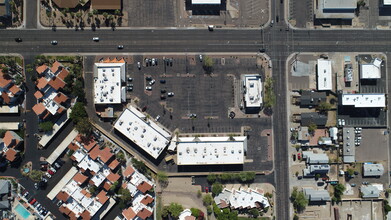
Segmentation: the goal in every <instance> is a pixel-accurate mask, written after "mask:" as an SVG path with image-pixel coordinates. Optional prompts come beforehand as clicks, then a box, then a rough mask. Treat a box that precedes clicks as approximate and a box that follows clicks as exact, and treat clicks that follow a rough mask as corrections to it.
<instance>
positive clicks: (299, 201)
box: [291, 187, 308, 212]
mask: <svg viewBox="0 0 391 220" xmlns="http://www.w3.org/2000/svg"><path fill="white" fill-rule="evenodd" d="M291 201H292V203H293V207H294V208H295V209H296V210H297V211H299V212H301V211H303V210H304V209H305V207H306V206H307V205H308V200H307V198H306V197H305V195H304V193H303V192H302V191H300V192H299V191H298V190H297V188H296V187H295V188H293V191H292V193H291Z"/></svg>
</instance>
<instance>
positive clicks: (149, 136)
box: [114, 106, 171, 159]
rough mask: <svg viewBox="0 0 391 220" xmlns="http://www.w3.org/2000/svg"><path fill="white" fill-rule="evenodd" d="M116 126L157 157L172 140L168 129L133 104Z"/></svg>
mask: <svg viewBox="0 0 391 220" xmlns="http://www.w3.org/2000/svg"><path fill="white" fill-rule="evenodd" d="M114 128H115V129H116V130H117V131H119V132H120V133H122V134H123V135H124V136H125V137H127V138H128V139H129V140H131V141H132V142H133V143H135V144H137V145H138V146H139V147H140V148H141V149H143V150H144V151H145V152H147V153H148V154H149V155H150V156H151V157H153V158H155V159H157V158H158V157H159V155H160V154H161V153H162V152H163V150H164V149H165V148H166V147H167V145H168V144H169V143H170V140H171V134H170V133H169V132H168V131H166V130H165V129H164V128H162V127H160V126H159V125H158V124H156V123H155V122H154V121H152V120H151V119H149V118H148V117H147V116H146V115H144V114H143V113H142V112H140V111H139V110H137V109H136V108H134V107H132V106H129V107H128V108H127V109H125V110H124V111H123V112H122V114H121V116H120V117H119V118H118V119H117V121H116V122H115V124H114Z"/></svg>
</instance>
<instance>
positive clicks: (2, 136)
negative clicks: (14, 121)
mask: <svg viewBox="0 0 391 220" xmlns="http://www.w3.org/2000/svg"><path fill="white" fill-rule="evenodd" d="M6 132H7V130H4V129H0V138H4V135H5V133H6Z"/></svg>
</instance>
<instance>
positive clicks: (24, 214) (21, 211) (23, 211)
mask: <svg viewBox="0 0 391 220" xmlns="http://www.w3.org/2000/svg"><path fill="white" fill-rule="evenodd" d="M15 211H16V212H17V213H18V214H19V215H20V216H22V217H23V218H24V219H27V218H28V217H30V215H31V214H30V212H29V211H27V209H26V208H24V207H23V206H21V205H20V204H18V205H17V206H16V207H15Z"/></svg>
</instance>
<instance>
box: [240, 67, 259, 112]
mask: <svg viewBox="0 0 391 220" xmlns="http://www.w3.org/2000/svg"><path fill="white" fill-rule="evenodd" d="M244 86H245V87H246V92H245V94H244V102H245V105H246V108H260V107H261V106H262V82H261V76H259V75H245V76H244Z"/></svg>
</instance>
